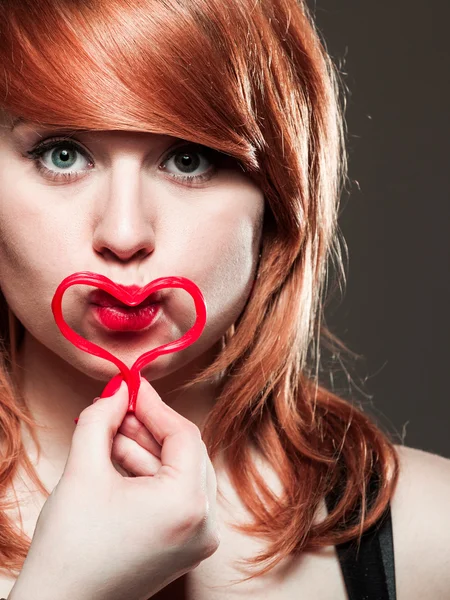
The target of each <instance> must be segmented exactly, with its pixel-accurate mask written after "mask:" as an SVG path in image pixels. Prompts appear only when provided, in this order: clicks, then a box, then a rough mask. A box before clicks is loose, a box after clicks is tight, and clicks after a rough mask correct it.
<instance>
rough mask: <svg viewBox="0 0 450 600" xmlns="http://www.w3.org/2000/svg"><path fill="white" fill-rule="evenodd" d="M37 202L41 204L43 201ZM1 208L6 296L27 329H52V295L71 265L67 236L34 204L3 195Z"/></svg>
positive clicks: (0, 262)
mask: <svg viewBox="0 0 450 600" xmlns="http://www.w3.org/2000/svg"><path fill="white" fill-rule="evenodd" d="M35 200H36V203H38V201H39V198H37V197H36V198H35ZM1 205H2V206H1V209H0V285H1V288H2V292H3V293H4V296H5V298H6V300H7V302H8V304H9V305H10V307H11V309H12V310H13V312H14V313H15V314H16V315H17V317H18V318H19V319H20V320H21V321H22V323H23V324H24V325H25V327H27V328H28V327H29V326H30V327H31V328H36V327H39V326H40V325H43V324H45V323H46V324H47V325H48V322H49V317H51V313H50V310H51V309H50V302H51V291H52V289H56V285H57V283H58V282H59V280H60V279H61V277H60V274H61V273H62V272H64V271H65V268H64V266H65V264H66V263H67V247H66V243H65V241H64V240H65V238H66V236H65V235H64V232H61V231H60V230H59V229H58V224H57V223H56V222H55V218H54V217H51V216H48V215H47V217H46V216H45V215H43V214H42V212H43V211H41V212H38V211H37V210H34V209H33V207H32V206H30V202H26V201H21V198H18V197H17V196H16V197H14V198H11V197H7V196H6V197H5V194H4V193H3V194H2V198H1ZM65 257H66V258H65ZM53 282H55V283H53ZM30 321H32V323H30Z"/></svg>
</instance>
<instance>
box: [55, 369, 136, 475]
mask: <svg viewBox="0 0 450 600" xmlns="http://www.w3.org/2000/svg"><path fill="white" fill-rule="evenodd" d="M127 409H128V386H127V384H126V383H125V382H124V381H122V383H121V385H120V387H119V389H118V390H117V391H116V392H115V393H114V394H113V395H112V396H110V397H105V398H100V399H99V400H97V401H96V402H95V403H94V404H91V405H89V406H88V407H87V408H85V409H84V410H83V411H82V412H81V414H80V416H79V419H78V424H77V426H76V428H75V431H74V434H73V437H72V444H71V447H70V451H69V456H68V459H67V463H66V467H65V472H66V473H67V474H70V473H76V474H77V476H86V475H89V474H92V475H93V476H94V477H97V478H98V477H99V476H102V475H104V473H105V472H107V471H108V470H109V471H110V472H114V473H115V474H116V471H115V469H114V466H113V464H112V463H111V448H112V443H113V439H114V436H115V435H116V433H117V431H118V429H119V427H120V425H121V423H122V421H123V419H124V417H125V415H126V413H127Z"/></svg>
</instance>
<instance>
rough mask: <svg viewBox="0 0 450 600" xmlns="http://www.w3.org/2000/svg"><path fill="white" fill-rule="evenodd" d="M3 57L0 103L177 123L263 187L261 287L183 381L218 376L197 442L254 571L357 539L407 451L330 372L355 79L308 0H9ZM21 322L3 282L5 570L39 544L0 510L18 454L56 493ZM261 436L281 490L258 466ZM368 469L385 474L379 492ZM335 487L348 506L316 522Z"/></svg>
mask: <svg viewBox="0 0 450 600" xmlns="http://www.w3.org/2000/svg"><path fill="white" fill-rule="evenodd" d="M0 64H1V65H2V69H1V72H0V104H1V108H2V109H3V111H4V112H5V114H7V115H9V116H10V117H11V118H22V119H27V120H31V121H33V122H38V123H40V124H43V125H45V126H47V127H49V128H54V129H55V130H56V129H60V128H64V129H66V128H68V129H73V130H74V131H76V130H77V129H78V130H80V129H88V130H130V131H142V132H154V133H159V134H166V135H172V136H176V137H181V138H184V139H186V140H188V141H193V142H195V143H200V144H202V145H206V146H209V147H211V148H214V149H216V150H218V151H220V152H223V153H225V154H227V155H229V156H231V157H233V158H235V159H236V160H237V161H238V163H239V165H240V166H241V168H242V169H243V170H244V171H245V172H246V173H247V174H248V176H249V177H251V178H253V179H254V181H255V182H256V183H257V184H258V185H259V186H260V188H261V190H262V191H263V192H264V197H265V202H266V211H265V221H264V228H263V237H262V247H261V257H260V263H259V267H258V273H257V278H256V281H255V286H254V289H253V292H252V294H251V296H250V298H249V300H248V303H247V305H246V307H245V309H244V311H243V313H242V314H241V315H240V317H239V319H238V321H237V322H236V323H235V324H234V326H233V327H232V328H231V329H230V330H229V331H228V332H227V333H226V335H225V336H224V342H225V343H224V344H223V349H222V351H221V353H220V354H219V356H218V357H217V359H216V360H215V361H214V363H213V364H211V365H210V366H209V367H208V368H206V369H205V370H204V371H203V372H202V373H200V374H199V375H198V377H196V378H195V380H193V381H191V382H190V383H189V384H187V386H192V385H195V384H196V383H197V382H199V381H202V380H206V379H209V378H210V377H212V376H214V375H215V374H217V373H222V374H225V376H224V377H223V384H222V386H221V390H220V394H219V396H218V398H217V402H216V404H215V406H214V408H213V410H212V411H211V413H210V414H209V417H208V420H207V422H206V424H205V426H204V431H203V439H204V441H205V443H206V446H207V448H208V451H209V454H210V457H211V459H212V460H214V458H215V457H216V456H217V454H218V452H219V451H220V450H221V451H223V453H224V454H223V456H224V457H225V459H226V464H227V467H228V469H229V473H230V477H231V481H232V483H233V484H234V486H235V487H236V489H237V491H238V493H239V495H240V498H241V499H242V501H243V502H244V504H245V506H246V507H247V508H248V510H249V511H250V513H251V515H252V517H253V522H252V523H241V524H234V525H233V526H235V528H236V529H237V530H240V531H242V532H245V533H247V534H249V535H253V536H257V537H260V538H262V539H263V540H265V541H266V542H267V546H266V549H265V551H264V552H261V553H260V554H258V555H257V556H255V557H253V558H251V559H249V560H248V561H243V563H242V564H245V565H247V569H248V570H247V574H248V573H250V575H249V577H247V579H251V578H252V577H256V576H258V575H262V574H264V573H266V572H267V571H269V570H270V569H271V568H273V567H274V566H275V565H276V564H277V563H278V562H279V561H281V560H282V559H283V558H286V557H288V556H291V555H294V554H299V553H301V552H303V551H311V550H318V549H319V548H321V547H324V546H328V545H336V544H338V543H341V542H345V541H347V540H350V539H353V538H358V539H360V537H361V535H362V534H363V532H364V531H365V530H367V529H368V528H369V527H370V526H371V525H373V524H374V523H375V522H376V521H377V520H378V519H379V518H380V516H382V514H383V513H384V511H385V510H386V508H387V506H388V503H389V501H390V498H391V497H392V494H393V491H394V488H395V485H396V482H397V478H398V469H399V461H398V455H397V452H396V449H395V446H394V443H393V440H392V439H390V436H389V434H387V433H384V432H383V431H382V430H381V428H380V427H378V425H376V423H375V421H373V420H372V419H370V418H369V417H368V415H366V414H365V412H364V410H363V409H362V408H361V407H357V406H355V405H354V404H353V403H352V402H351V401H349V400H348V399H345V398H341V397H339V395H337V394H336V393H335V392H334V391H331V390H329V389H327V387H331V386H325V385H324V384H323V382H321V381H320V373H319V371H320V369H319V364H320V349H321V347H322V346H323V342H325V343H327V342H330V341H331V342H332V343H333V344H337V345H339V344H340V343H339V341H338V340H336V339H335V338H334V336H333V334H332V333H331V332H330V331H329V330H328V328H327V327H326V326H325V321H324V302H325V297H326V291H327V289H328V287H329V284H327V282H328V280H329V273H330V272H331V267H334V269H333V272H334V273H335V275H336V279H337V280H339V281H341V282H342V280H343V281H344V283H345V269H344V268H343V260H342V248H341V236H340V232H339V228H338V224H337V217H338V207H339V200H340V197H341V194H342V191H343V189H344V188H345V183H346V182H347V181H348V179H347V177H348V176H347V155H346V150H345V133H346V128H345V120H344V113H345V91H343V87H344V86H343V85H342V79H341V75H340V73H339V71H338V69H337V67H336V66H335V65H334V64H333V61H332V59H331V57H330V55H329V53H328V52H327V50H326V45H325V43H324V42H323V40H322V39H321V36H320V35H319V33H318V31H317V28H316V26H315V24H314V20H313V17H312V15H311V13H310V12H309V11H308V8H307V6H306V5H305V3H304V1H303V0H226V1H225V2H224V1H223V0H191V1H190V2H183V1H181V0H21V1H20V2H17V1H16V0H2V2H1V3H0ZM23 329H24V328H23V326H22V324H21V323H20V322H19V321H18V320H17V318H16V317H15V316H14V315H13V313H12V311H11V310H10V309H9V307H8V306H7V303H6V301H5V298H4V297H3V296H1V297H0V335H1V340H2V344H3V348H2V355H1V359H0V360H1V363H0V435H1V444H2V458H1V465H0V480H1V490H2V491H1V497H0V564H1V565H2V566H3V567H4V568H6V569H7V570H10V572H14V571H15V572H18V571H19V570H20V569H21V567H22V565H23V561H24V559H25V556H26V554H27V551H28V548H29V544H30V540H29V539H28V538H27V537H26V536H25V535H24V534H23V532H21V531H19V530H18V529H17V528H15V526H14V523H13V522H12V521H11V519H10V518H9V517H8V516H7V514H6V512H5V510H6V509H8V508H10V507H11V501H9V502H8V500H7V496H6V490H7V488H8V484H10V483H11V482H12V480H13V478H14V474H15V473H16V472H17V469H18V468H19V467H20V466H22V467H23V468H25V469H26V471H27V472H28V474H29V475H30V477H32V480H33V481H34V482H36V484H37V485H38V488H39V489H40V490H41V491H42V492H43V493H45V494H47V495H48V493H49V492H48V491H47V490H46V489H45V487H44V486H43V484H42V483H41V482H40V480H39V478H38V476H37V473H36V472H35V470H34V467H33V465H32V464H31V463H30V461H29V459H28V457H27V455H26V453H25V452H24V448H23V444H22V440H21V423H26V424H27V425H28V426H29V427H30V431H31V432H32V435H33V437H34V439H35V442H36V443H37V438H36V436H35V434H34V428H35V423H34V421H33V419H32V417H31V414H30V412H29V410H28V408H27V406H26V402H25V400H24V398H23V397H22V395H21V393H20V390H19V389H18V385H17V373H16V370H17V365H16V352H17V348H18V345H19V344H20V341H21V339H22V337H23ZM341 347H343V348H345V347H344V346H343V345H341ZM252 446H253V448H256V449H257V450H258V452H259V453H261V455H262V456H263V457H264V459H265V460H267V461H268V463H269V465H270V466H271V467H272V468H273V469H274V472H275V473H276V474H277V475H278V477H279V479H280V481H281V484H282V490H283V491H282V493H281V494H278V495H277V494H274V492H273V491H272V490H271V489H269V487H268V485H267V483H266V482H265V481H264V479H262V478H261V476H260V475H259V472H258V470H257V468H256V465H255V464H254V462H253V459H252V454H251V447H252ZM374 473H375V474H376V476H377V477H378V480H379V482H380V485H379V487H378V490H377V493H376V497H373V498H369V494H368V483H369V480H370V477H371V476H373V474H374ZM337 485H342V489H343V494H342V497H341V500H340V502H339V503H338V504H337V506H336V507H335V508H334V509H333V510H332V511H331V512H330V513H329V514H328V515H327V517H326V518H325V519H324V520H322V521H321V522H317V521H316V519H315V515H316V514H317V511H318V509H319V504H320V502H321V500H323V498H324V496H325V495H327V494H328V493H329V492H330V491H331V490H333V489H335V487H336V486H337ZM358 507H359V508H358ZM353 510H357V512H358V515H359V517H358V519H357V520H356V521H354V522H352V523H350V522H348V521H346V518H345V517H346V514H348V513H349V511H353ZM255 566H259V569H256V570H255V569H250V567H255Z"/></svg>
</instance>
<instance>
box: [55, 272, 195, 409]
mask: <svg viewBox="0 0 450 600" xmlns="http://www.w3.org/2000/svg"><path fill="white" fill-rule="evenodd" d="M78 284H84V285H90V286H93V287H96V288H100V289H101V290H104V291H105V292H108V293H109V294H111V295H112V296H114V297H115V298H116V299H117V300H120V301H121V302H123V303H124V304H127V305H128V306H136V305H137V304H140V303H141V302H142V301H143V300H145V299H146V298H147V297H148V296H150V294H152V293H153V292H157V291H158V290H161V289H164V288H180V289H183V290H185V291H186V292H188V294H190V296H191V297H192V299H193V300H194V304H195V311H196V315H197V318H196V321H195V323H194V325H193V326H192V327H191V328H190V329H189V331H187V332H186V333H185V334H184V335H183V336H182V337H181V338H180V339H178V340H175V341H174V342H169V343H168V344H163V345H162V346H159V347H158V348H154V349H153V350H149V351H148V352H145V353H144V354H142V355H141V356H139V358H138V359H137V360H136V361H135V362H134V364H133V365H132V367H131V369H129V368H128V367H127V366H126V364H125V363H123V362H122V361H121V360H119V359H118V358H117V357H116V356H114V355H113V354H111V353H110V352H108V351H107V350H104V349H103V348H101V347H100V346H97V344H94V343H93V342H89V341H88V340H86V339H85V338H83V337H81V335H79V334H78V333H76V332H75V331H74V330H73V329H72V328H71V327H69V325H68V324H67V323H66V321H65V320H64V317H63V314H62V299H63V296H64V292H65V291H66V290H67V289H68V288H69V287H71V286H72V285H78ZM51 307H52V312H53V316H54V318H55V321H56V324H57V325H58V327H59V329H60V330H61V333H62V334H63V335H64V337H66V338H67V339H68V340H69V341H70V342H72V344H74V345H75V346H76V347H77V348H80V350H84V352H88V353H89V354H93V355H94V356H100V357H101V358H106V360H109V361H111V362H113V363H114V364H115V365H116V366H117V367H118V368H119V370H120V373H119V374H117V375H115V376H114V377H113V378H112V379H111V380H110V381H109V382H108V383H107V385H106V387H105V388H104V390H103V392H102V394H101V398H104V397H106V396H111V395H112V393H114V391H115V390H116V389H117V388H118V386H119V384H120V382H121V381H120V380H122V379H123V380H125V381H126V383H127V385H128V393H129V404H128V412H134V411H135V410H136V399H137V395H138V391H139V386H140V382H141V381H140V378H141V374H140V371H141V369H142V368H143V367H145V366H146V365H148V364H149V363H150V362H151V361H152V360H155V358H158V356H162V355H163V354H170V353H172V352H178V351H179V350H183V349H184V348H186V347H187V346H190V345H191V344H193V343H194V342H195V341H196V340H197V339H198V338H199V337H200V336H201V334H202V332H203V329H204V327H205V324H206V304H205V300H204V298H203V294H202V292H201V290H200V288H199V287H197V285H195V283H194V282H193V281H191V280H190V279H187V278H186V277H160V278H159V279H155V280H154V281H151V282H150V283H148V284H147V285H145V286H144V287H143V288H140V289H139V290H138V291H137V292H134V293H132V292H130V291H128V290H126V289H124V287H123V286H122V285H120V284H118V283H114V282H113V281H111V279H108V277H105V276H104V275H100V274H98V273H91V272H90V271H80V272H78V273H73V274H72V275H69V276H68V277H66V278H65V279H63V280H62V281H61V283H60V284H59V285H58V287H57V288H56V291H55V294H54V296H53V299H52V304H51Z"/></svg>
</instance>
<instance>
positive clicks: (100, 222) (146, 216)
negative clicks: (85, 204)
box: [93, 162, 155, 261]
mask: <svg viewBox="0 0 450 600" xmlns="http://www.w3.org/2000/svg"><path fill="white" fill-rule="evenodd" d="M116 167H117V168H114V169H113V170H112V172H111V173H110V176H109V178H108V180H107V181H106V182H105V187H104V188H102V191H101V192H100V193H102V192H103V191H104V194H103V196H102V199H103V201H100V202H98V210H97V213H96V223H95V227H94V235H93V247H94V249H95V250H96V252H98V253H100V254H102V255H103V256H104V257H105V258H108V259H111V258H114V259H116V260H120V261H130V260H132V259H133V258H139V259H143V258H145V257H146V256H148V255H149V254H151V253H152V252H153V250H154V248H155V232H154V218H155V214H154V210H153V208H152V202H151V198H150V197H149V195H151V192H150V191H149V190H148V186H147V188H146V189H145V191H144V189H143V185H142V174H141V173H140V170H139V166H138V165H137V164H135V163H134V162H133V163H132V162H128V163H122V164H120V165H116Z"/></svg>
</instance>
